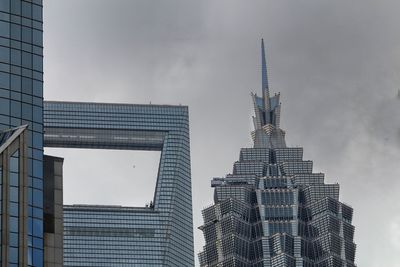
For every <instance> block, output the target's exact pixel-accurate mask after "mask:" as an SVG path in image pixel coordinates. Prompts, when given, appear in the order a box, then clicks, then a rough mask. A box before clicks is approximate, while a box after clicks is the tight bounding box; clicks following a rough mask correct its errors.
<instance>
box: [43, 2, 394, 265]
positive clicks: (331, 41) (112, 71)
mask: <svg viewBox="0 0 400 267" xmlns="http://www.w3.org/2000/svg"><path fill="white" fill-rule="evenodd" d="M44 2H45V7H44V8H45V10H44V19H45V26H44V30H45V35H44V37H45V38H44V41H45V44H44V45H45V98H46V99H47V100H75V101H99V102H125V103H149V102H152V103H157V104H184V105H188V106H189V108H190V123H191V124H190V127H191V158H192V180H193V188H194V189H195V190H193V214H194V227H195V231H194V232H195V251H196V252H198V251H200V250H201V247H202V245H203V242H204V241H203V238H202V234H201V232H200V231H199V230H197V227H198V226H199V225H201V224H202V218H201V209H202V208H203V207H205V206H207V205H209V204H211V203H212V190H211V188H210V180H211V179H212V177H219V176H224V175H225V174H226V173H230V172H231V171H232V164H233V162H234V161H236V160H237V159H238V155H239V149H240V148H241V147H248V146H251V140H250V134H249V133H250V131H251V124H250V117H251V115H252V114H251V110H252V107H251V101H250V96H249V95H250V92H251V91H255V92H259V91H260V84H261V78H260V39H261V38H262V37H263V38H264V39H265V41H266V45H267V50H268V51H267V54H268V59H267V61H268V65H269V74H270V84H271V87H272V91H275V92H281V94H282V128H283V129H285V130H286V131H287V137H286V141H287V143H288V145H290V146H302V147H304V151H305V152H304V158H305V159H310V160H314V169H315V171H316V172H324V173H326V181H327V182H331V183H336V182H338V183H340V185H341V200H342V201H343V202H345V203H349V204H350V205H351V206H352V207H353V208H354V210H355V213H354V225H355V226H356V236H355V241H356V243H357V245H358V247H357V254H356V257H357V264H358V265H359V266H363V267H378V266H379V267H380V266H384V267H399V266H400V256H399V255H400V212H399V211H400V201H399V197H400V150H399V149H400V130H399V129H400V112H399V110H400V99H399V98H398V97H397V94H398V89H400V28H399V26H398V25H400V16H399V11H400V2H399V1H397V0H393V1H391V0H380V1H376V0H353V1H348V0H335V1H330V0H274V1H272V0H262V1H257V0H253V1H234V0H219V1H211V0H210V1H207V0H205V1H175V0H168V1H167V0H165V1H145V0H143V1H134V0H84V1H83V0H51V1H44ZM53 152H54V153H59V155H62V156H65V157H66V163H65V164H66V169H65V177H64V179H65V195H64V196H65V201H66V202H67V203H83V202H85V203H102V204H122V205H144V203H146V202H148V201H149V200H150V199H151V198H152V191H153V188H152V186H154V183H155V173H152V172H151V169H152V168H154V166H157V160H158V156H159V154H157V153H145V152H142V153H140V152H112V153H114V154H113V155H114V156H113V159H114V160H113V161H114V162H113V163H115V164H116V165H115V166H117V167H115V168H113V167H110V168H109V169H106V170H102V171H101V172H98V173H96V172H95V170H94V169H96V168H95V167H96V166H105V165H106V164H104V163H103V162H104V157H105V156H106V154H102V153H97V152H93V151H85V152H81V151H53ZM110 153H111V152H110ZM127 153H131V154H127ZM124 158H125V159H124ZM71 162H72V163H73V162H76V163H74V164H71ZM83 162H85V164H92V165H91V166H93V167H90V168H86V170H84V169H85V168H84V167H83ZM99 164H100V165H99ZM118 164H119V165H118ZM71 166H74V168H72V167H71ZM105 168H107V167H105ZM87 169H89V170H87ZM92 169H93V171H92ZM116 170H119V171H116ZM110 176H111V177H110ZM143 177H145V178H143ZM86 179H94V180H97V179H101V181H103V182H101V183H99V188H87V187H86V186H84V188H85V189H86V190H85V191H83V190H82V191H80V189H79V188H78V187H77V186H76V184H77V183H81V185H84V184H85V181H86ZM107 179H108V180H111V179H112V180H114V181H115V180H116V179H118V181H121V183H125V184H124V185H123V186H119V187H117V186H116V187H115V188H114V191H115V194H113V195H110V194H109V195H107V194H105V193H104V192H107V188H106V186H107V184H106V182H107ZM143 180H146V181H149V182H146V183H143V182H141V181H143ZM140 184H146V185H149V184H150V185H151V186H147V188H146V190H148V191H146V194H147V195H146V194H143V190H141V189H140V188H139V186H138V185H140ZM124 188H125V189H124ZM102 192H103V193H102ZM121 196H122V197H121Z"/></svg>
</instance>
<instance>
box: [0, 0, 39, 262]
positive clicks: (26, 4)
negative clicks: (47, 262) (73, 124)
mask: <svg viewBox="0 0 400 267" xmlns="http://www.w3.org/2000/svg"><path fill="white" fill-rule="evenodd" d="M42 20H43V19H42V0H29V1H22V0H0V131H1V132H3V131H5V132H3V133H2V136H3V138H4V139H3V141H4V143H3V145H9V146H8V147H3V148H4V150H3V152H2V153H3V157H2V162H1V163H0V168H2V167H3V169H4V170H7V171H3V172H2V173H1V174H2V175H1V177H0V180H1V182H2V184H3V185H4V187H3V188H2V189H3V193H4V194H2V195H1V199H2V216H1V218H2V220H1V224H2V227H1V233H2V234H1V236H2V238H1V261H2V265H3V266H43V238H44V234H43V118H42V114H43V38H42V31H43V25H42ZM16 127H18V128H16ZM10 129H11V130H10ZM10 133H12V134H10ZM16 134H17V135H18V136H16ZM8 138H11V139H9V140H8V141H7V140H6V139H8ZM17 140H20V142H18V141H17ZM17 143H18V145H16V144H17ZM13 144H14V146H13ZM10 153H12V154H10Z"/></svg>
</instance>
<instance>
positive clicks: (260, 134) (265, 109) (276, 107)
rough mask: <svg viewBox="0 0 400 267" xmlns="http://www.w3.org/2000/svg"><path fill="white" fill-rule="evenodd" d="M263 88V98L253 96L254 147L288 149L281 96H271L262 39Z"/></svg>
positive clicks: (262, 40)
mask: <svg viewBox="0 0 400 267" xmlns="http://www.w3.org/2000/svg"><path fill="white" fill-rule="evenodd" d="M261 86H262V96H261V97H260V96H257V94H254V93H252V94H251V96H252V98H253V104H254V113H255V116H253V124H254V131H253V132H252V133H251V135H252V138H253V141H254V147H264V148H265V147H267V148H278V147H286V143H285V132H284V131H283V130H282V129H280V113H281V103H280V101H279V99H280V94H279V93H278V94H275V95H274V96H273V97H271V96H270V94H269V83H268V71H267V61H266V59H265V46H264V39H261Z"/></svg>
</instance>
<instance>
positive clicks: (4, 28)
mask: <svg viewBox="0 0 400 267" xmlns="http://www.w3.org/2000/svg"><path fill="white" fill-rule="evenodd" d="M0 36H2V37H6V38H9V37H10V23H7V22H4V21H0Z"/></svg>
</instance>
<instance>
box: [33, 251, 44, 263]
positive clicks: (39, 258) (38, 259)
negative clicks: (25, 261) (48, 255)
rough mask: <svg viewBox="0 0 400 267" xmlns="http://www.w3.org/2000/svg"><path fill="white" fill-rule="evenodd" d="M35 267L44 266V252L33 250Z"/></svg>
mask: <svg viewBox="0 0 400 267" xmlns="http://www.w3.org/2000/svg"><path fill="white" fill-rule="evenodd" d="M33 265H35V266H43V251H42V250H40V249H33Z"/></svg>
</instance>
